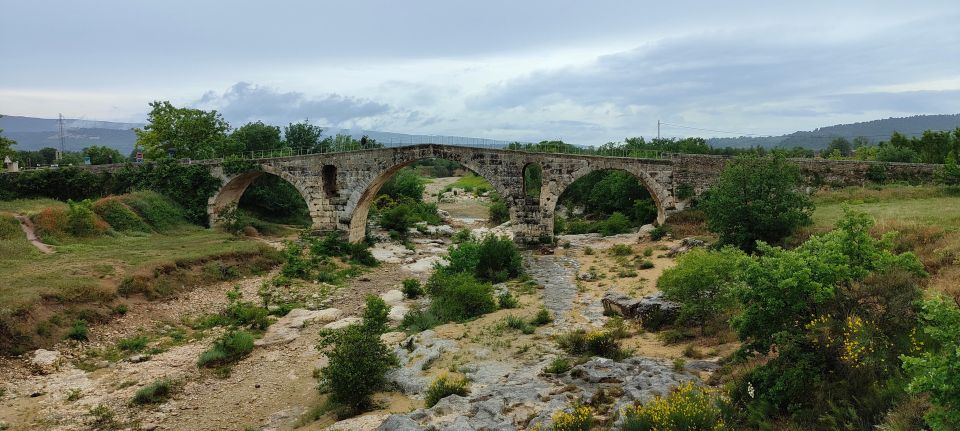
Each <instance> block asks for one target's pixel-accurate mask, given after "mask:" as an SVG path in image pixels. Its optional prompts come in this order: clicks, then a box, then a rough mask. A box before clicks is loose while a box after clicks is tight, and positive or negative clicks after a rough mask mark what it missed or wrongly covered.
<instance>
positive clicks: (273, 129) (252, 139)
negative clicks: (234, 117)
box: [230, 121, 283, 151]
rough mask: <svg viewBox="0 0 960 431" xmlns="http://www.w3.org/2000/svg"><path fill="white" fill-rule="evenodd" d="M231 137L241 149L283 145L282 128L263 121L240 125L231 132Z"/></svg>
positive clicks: (273, 148)
mask: <svg viewBox="0 0 960 431" xmlns="http://www.w3.org/2000/svg"><path fill="white" fill-rule="evenodd" d="M230 138H231V139H233V141H234V142H235V143H236V144H237V145H238V146H239V148H240V149H241V151H262V150H275V149H278V148H281V147H283V141H281V140H280V128H279V127H277V126H271V125H268V124H264V123H263V122H262V121H257V122H255V123H247V124H244V125H242V126H240V127H239V128H237V130H234V131H233V133H231V134H230Z"/></svg>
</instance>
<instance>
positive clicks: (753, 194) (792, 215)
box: [701, 156, 813, 251]
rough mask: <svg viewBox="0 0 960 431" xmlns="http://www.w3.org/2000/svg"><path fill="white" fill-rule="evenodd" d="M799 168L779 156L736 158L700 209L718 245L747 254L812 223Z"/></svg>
mask: <svg viewBox="0 0 960 431" xmlns="http://www.w3.org/2000/svg"><path fill="white" fill-rule="evenodd" d="M800 180H801V175H800V168H799V167H798V166H797V165H796V164H794V163H792V162H789V161H787V160H786V159H785V158H783V157H782V156H776V157H773V158H769V157H767V158H761V157H739V158H737V159H736V160H735V161H734V162H733V163H731V164H729V165H727V167H726V168H725V169H724V170H723V171H722V172H721V173H720V178H719V180H718V181H717V184H716V185H715V186H714V187H713V188H711V189H710V192H709V193H708V194H707V196H706V197H705V199H704V200H703V202H701V208H703V211H704V213H706V215H707V228H708V229H709V230H710V231H711V232H714V233H716V234H717V235H719V237H720V239H719V243H720V244H725V245H733V246H735V247H739V248H741V249H743V250H746V251H753V250H755V249H756V246H757V244H756V242H757V240H762V241H765V242H767V243H773V242H776V241H779V240H781V239H783V238H785V237H786V236H787V235H790V234H791V233H792V232H793V231H794V230H796V228H798V227H800V226H803V225H807V224H809V223H810V222H811V219H810V215H811V213H812V212H813V204H812V203H811V201H810V197H809V196H807V195H806V194H805V193H803V192H802V191H801V190H800Z"/></svg>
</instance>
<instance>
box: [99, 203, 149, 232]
mask: <svg viewBox="0 0 960 431" xmlns="http://www.w3.org/2000/svg"><path fill="white" fill-rule="evenodd" d="M93 212H95V213H96V214H97V215H99V216H100V218H102V219H103V221H105V222H107V224H109V225H110V227H112V228H113V229H114V230H117V231H121V232H150V230H151V229H150V225H148V224H147V222H145V221H144V220H143V219H142V218H140V216H139V215H138V214H137V213H135V212H134V211H133V210H132V209H130V207H128V206H127V205H126V204H125V203H123V201H122V200H121V199H120V198H119V197H117V196H110V197H106V198H103V199H100V200H98V201H96V202H94V204H93Z"/></svg>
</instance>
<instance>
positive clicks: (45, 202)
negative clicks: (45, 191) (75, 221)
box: [0, 198, 67, 215]
mask: <svg viewBox="0 0 960 431" xmlns="http://www.w3.org/2000/svg"><path fill="white" fill-rule="evenodd" d="M48 207H55V208H64V209H66V208H67V203H66V202H62V201H58V200H56V199H46V198H43V199H14V200H12V201H0V212H10V213H20V214H25V215H33V214H36V213H39V212H40V211H41V210H42V209H44V208H48Z"/></svg>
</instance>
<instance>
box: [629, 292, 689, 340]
mask: <svg viewBox="0 0 960 431" xmlns="http://www.w3.org/2000/svg"><path fill="white" fill-rule="evenodd" d="M679 313H680V304H677V303H676V302H673V301H668V300H666V299H663V292H657V293H654V294H653V295H649V296H644V297H643V298H640V301H639V304H638V305H637V308H636V319H638V320H640V325H641V326H643V328H644V329H646V330H649V331H656V330H658V329H660V328H662V327H663V326H665V325H669V324H672V323H673V322H675V321H676V320H677V315H678V314H679Z"/></svg>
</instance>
